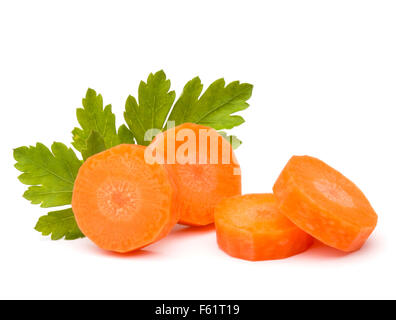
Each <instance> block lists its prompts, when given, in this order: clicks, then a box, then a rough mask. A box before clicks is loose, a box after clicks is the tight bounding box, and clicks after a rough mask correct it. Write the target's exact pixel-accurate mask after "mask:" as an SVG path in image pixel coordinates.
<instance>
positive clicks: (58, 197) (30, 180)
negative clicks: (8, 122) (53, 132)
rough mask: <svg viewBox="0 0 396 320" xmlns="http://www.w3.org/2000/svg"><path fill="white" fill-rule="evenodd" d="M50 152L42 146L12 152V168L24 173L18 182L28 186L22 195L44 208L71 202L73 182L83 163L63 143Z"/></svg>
mask: <svg viewBox="0 0 396 320" xmlns="http://www.w3.org/2000/svg"><path fill="white" fill-rule="evenodd" d="M51 151H52V152H51ZM51 151H50V150H49V149H48V148H47V147H46V146H45V145H43V144H41V143H37V144H36V146H35V147H34V146H30V147H20V148H17V149H15V150H14V158H15V160H16V161H17V163H16V164H15V168H17V169H18V170H19V171H21V172H23V173H22V174H21V175H20V176H19V177H18V179H19V180H20V181H21V182H22V183H23V184H26V185H30V187H29V188H28V190H27V191H26V192H25V193H24V195H23V196H24V197H25V198H26V199H27V200H29V201H31V203H32V204H41V207H43V208H48V207H56V206H62V205H65V204H70V203H71V198H72V192H73V184H74V180H75V178H76V176H77V172H78V169H79V168H80V166H81V164H82V162H81V160H79V159H78V158H77V156H76V154H75V153H74V151H73V150H72V149H70V148H67V147H66V146H65V145H64V144H62V143H59V142H54V143H53V144H52V147H51Z"/></svg>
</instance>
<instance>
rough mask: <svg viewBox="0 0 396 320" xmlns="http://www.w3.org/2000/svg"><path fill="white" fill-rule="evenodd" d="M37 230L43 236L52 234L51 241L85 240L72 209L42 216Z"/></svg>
mask: <svg viewBox="0 0 396 320" xmlns="http://www.w3.org/2000/svg"><path fill="white" fill-rule="evenodd" d="M35 229H36V230H37V231H39V232H41V233H42V234H43V236H48V235H50V234H51V240H59V239H62V238H63V237H64V238H65V239H66V240H75V239H79V238H84V235H83V234H82V232H81V231H80V229H79V228H78V226H77V222H76V219H75V218H74V214H73V211H72V209H71V208H69V209H65V210H59V211H52V212H49V213H48V214H47V215H45V216H42V217H41V218H40V219H39V220H38V222H37V224H36V227H35Z"/></svg>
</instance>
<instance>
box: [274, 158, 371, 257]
mask: <svg viewBox="0 0 396 320" xmlns="http://www.w3.org/2000/svg"><path fill="white" fill-rule="evenodd" d="M273 190H274V194H275V197H276V198H277V200H278V202H279V205H280V209H281V211H282V213H283V214H284V215H285V216H287V217H288V218H289V219H290V220H291V221H292V222H294V223H295V224H296V225H297V226H298V227H300V228H301V229H302V230H304V231H306V232H308V233H309V234H311V235H312V236H314V237H315V238H317V239H319V240H320V241H322V242H323V243H325V244H327V245H329V246H331V247H334V248H337V249H340V250H342V251H346V252H350V251H354V250H357V249H359V248H360V247H361V246H362V245H363V244H364V242H365V241H366V240H367V238H368V237H369V235H370V234H371V232H372V231H373V230H374V228H375V226H376V224H377V214H376V213H375V212H374V210H373V208H372V207H371V205H370V203H369V202H368V200H367V199H366V197H365V196H364V194H363V193H362V192H361V191H360V190H359V188H358V187H357V186H356V185H355V184H353V183H352V182H351V181H350V180H348V179H347V178H346V177H344V176H343V175H342V174H341V173H339V172H338V171H336V170H334V169H333V168H331V167H329V166H328V165H327V164H325V163H324V162H322V161H320V160H319V159H316V158H312V157H308V156H294V157H292V158H291V159H290V161H289V162H288V163H287V165H286V167H285V168H284V169H283V171H282V173H281V174H280V176H279V178H278V180H277V181H276V183H275V185H274V188H273Z"/></svg>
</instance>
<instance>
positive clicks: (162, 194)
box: [72, 144, 178, 252]
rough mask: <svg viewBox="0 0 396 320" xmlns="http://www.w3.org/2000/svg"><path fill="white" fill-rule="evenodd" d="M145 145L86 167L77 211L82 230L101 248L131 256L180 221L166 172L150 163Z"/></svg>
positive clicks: (117, 150) (113, 152)
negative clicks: (128, 253)
mask: <svg viewBox="0 0 396 320" xmlns="http://www.w3.org/2000/svg"><path fill="white" fill-rule="evenodd" d="M144 151H145V147H143V146H138V145H126V144H123V145H119V146H116V147H113V148H111V149H108V150H106V151H104V152H101V153H99V154H96V155H94V156H92V157H90V158H88V160H87V161H85V162H84V164H83V165H82V166H81V168H80V170H79V172H78V175H77V178H76V181H75V183H74V190H73V199H72V207H73V212H74V214H75V217H76V220H77V224H78V226H79V228H80V229H81V231H82V232H83V233H84V235H86V236H87V237H88V238H89V239H91V240H92V241H93V242H94V243H95V244H97V245H98V246H99V247H100V248H103V249H106V250H111V251H116V252H128V251H132V250H136V249H139V248H142V247H144V246H147V245H148V244H150V243H153V242H155V241H157V240H159V239H161V238H162V237H164V236H165V235H166V234H167V233H168V232H169V231H170V229H171V228H172V227H173V226H174V225H175V224H176V222H177V220H178V216H177V213H176V212H175V211H172V199H173V195H174V192H173V188H172V184H171V181H170V180H169V178H168V173H167V171H166V170H165V168H164V167H163V166H161V165H158V164H147V163H146V162H145V158H144Z"/></svg>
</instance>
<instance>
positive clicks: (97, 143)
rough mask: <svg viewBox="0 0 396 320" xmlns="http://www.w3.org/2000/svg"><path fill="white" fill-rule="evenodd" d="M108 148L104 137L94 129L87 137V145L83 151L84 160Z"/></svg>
mask: <svg viewBox="0 0 396 320" xmlns="http://www.w3.org/2000/svg"><path fill="white" fill-rule="evenodd" d="M104 150H106V146H105V142H104V139H103V137H102V136H101V135H100V133H98V132H97V131H92V132H91V134H90V135H89V137H88V139H87V146H86V148H85V149H83V150H82V151H81V154H82V156H83V158H84V160H86V159H88V158H89V157H90V156H93V155H94V154H96V153H99V152H102V151H104Z"/></svg>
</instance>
